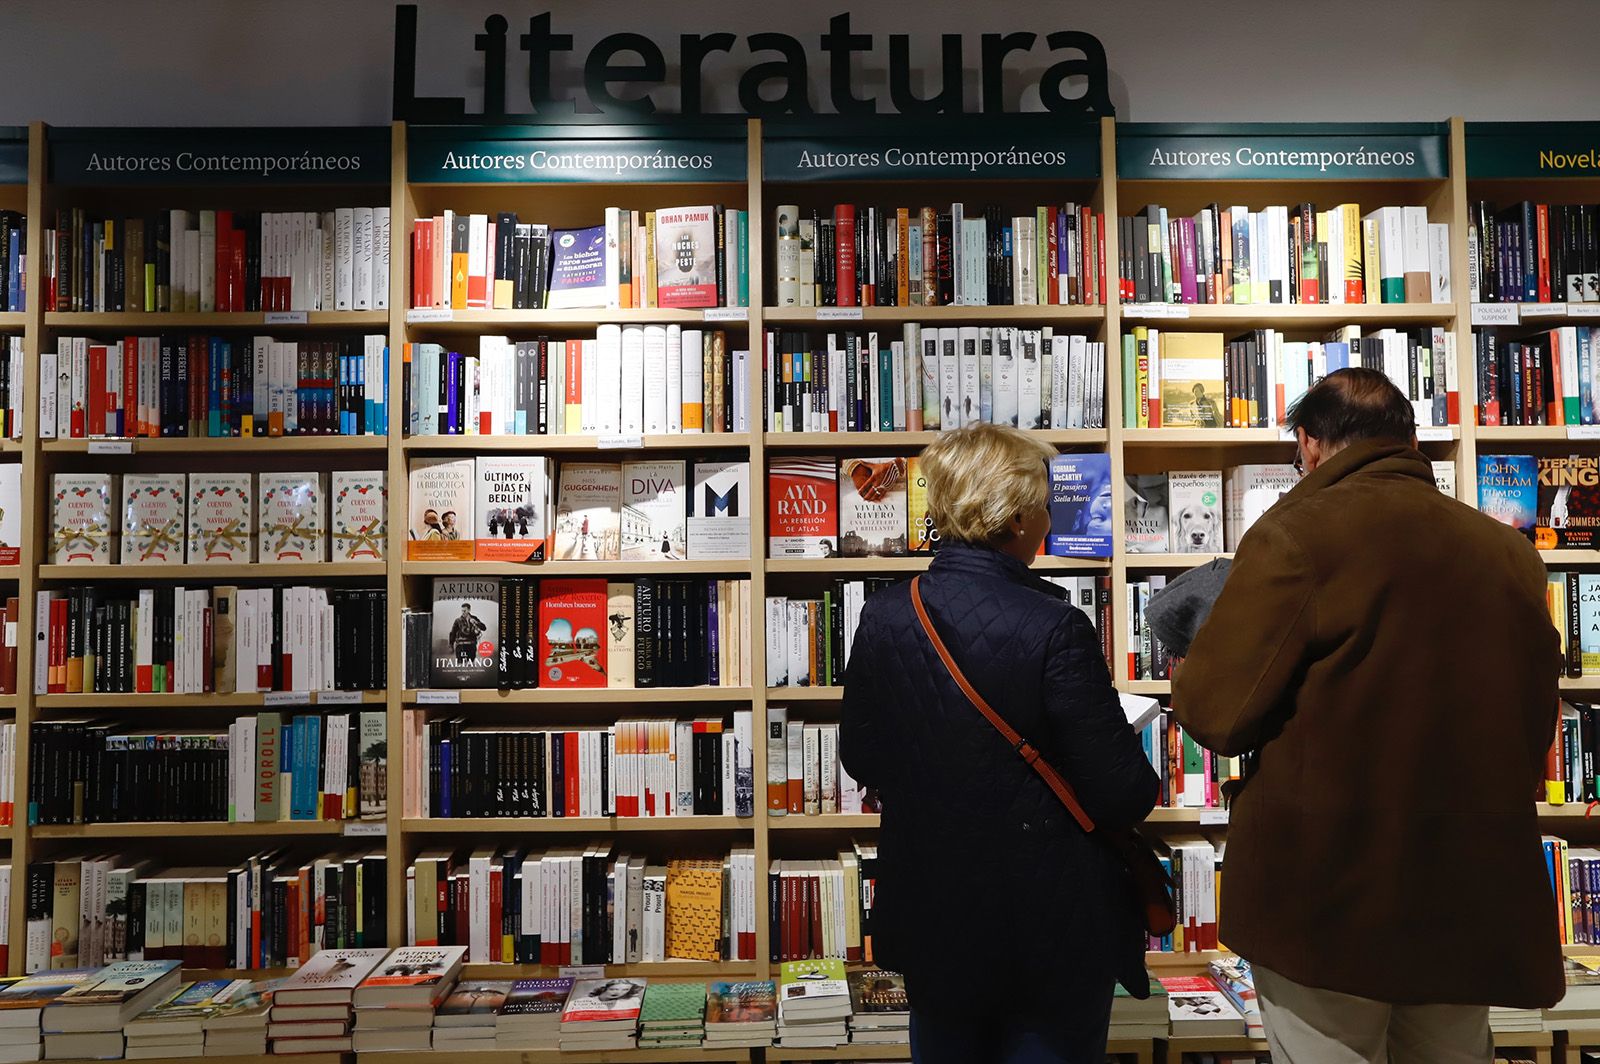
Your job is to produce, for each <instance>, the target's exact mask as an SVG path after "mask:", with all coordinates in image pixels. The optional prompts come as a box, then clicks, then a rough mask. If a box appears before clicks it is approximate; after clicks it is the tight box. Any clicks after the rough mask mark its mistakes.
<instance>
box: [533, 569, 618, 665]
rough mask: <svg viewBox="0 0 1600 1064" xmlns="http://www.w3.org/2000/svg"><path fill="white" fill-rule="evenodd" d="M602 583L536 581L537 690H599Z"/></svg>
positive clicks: (603, 615) (603, 607)
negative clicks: (537, 630)
mask: <svg viewBox="0 0 1600 1064" xmlns="http://www.w3.org/2000/svg"><path fill="white" fill-rule="evenodd" d="M605 628H606V582H605V580H603V579H579V580H541V581H540V582H539V686H540V687H605V686H607V684H606V641H605V639H604V638H603V637H602V635H601V633H602V632H604V631H605Z"/></svg>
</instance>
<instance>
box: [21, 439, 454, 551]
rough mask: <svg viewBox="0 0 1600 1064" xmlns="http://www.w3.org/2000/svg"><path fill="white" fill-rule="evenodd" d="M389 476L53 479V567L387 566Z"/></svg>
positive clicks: (163, 475) (216, 475)
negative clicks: (381, 563) (386, 478)
mask: <svg viewBox="0 0 1600 1064" xmlns="http://www.w3.org/2000/svg"><path fill="white" fill-rule="evenodd" d="M469 464H470V461H469ZM5 468H6V467H5V466H0V498H3V497H4V494H3V493H4V492H5V490H6V486H5V483H4V477H5V476H6V474H5V473H4V470H5ZM384 476H385V474H384V472H383V470H381V469H375V470H336V471H334V472H333V473H328V472H322V471H312V472H282V473H265V472H263V473H187V474H185V473H126V474H121V473H55V474H52V475H51V479H50V492H51V505H50V561H51V562H52V563H54V564H56V565H113V564H119V563H120V564H122V565H182V564H188V565H194V566H204V565H213V564H220V565H239V564H248V563H261V564H264V565H265V564H275V563H284V564H304V563H307V562H325V561H328V560H329V559H330V555H331V558H332V560H333V561H338V562H363V561H368V562H379V561H382V560H383V558H384V554H385V549H386V543H387V532H386V528H385V517H386V510H387V500H388V494H387V491H386V490H385V486H384ZM19 494H20V488H19ZM4 505H5V504H4V503H0V507H3V506H4ZM3 522H4V516H3V515H0V524H3ZM6 538H7V537H6V536H5V534H4V532H3V531H0V540H3V539H6Z"/></svg>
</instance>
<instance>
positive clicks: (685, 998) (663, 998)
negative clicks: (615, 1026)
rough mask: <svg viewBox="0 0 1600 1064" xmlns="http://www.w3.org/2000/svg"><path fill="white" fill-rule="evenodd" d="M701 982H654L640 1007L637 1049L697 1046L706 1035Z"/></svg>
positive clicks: (704, 988) (704, 990)
mask: <svg viewBox="0 0 1600 1064" xmlns="http://www.w3.org/2000/svg"><path fill="white" fill-rule="evenodd" d="M705 1018H706V987H705V984H704V983H662V982H654V983H651V984H650V985H649V986H647V987H645V991H644V1003H643V1004H642V1005H641V1006H640V1007H639V1048H640V1049H675V1048H686V1047H689V1046H698V1045H699V1044H700V1042H701V1039H702V1038H703V1037H704V1035H705Z"/></svg>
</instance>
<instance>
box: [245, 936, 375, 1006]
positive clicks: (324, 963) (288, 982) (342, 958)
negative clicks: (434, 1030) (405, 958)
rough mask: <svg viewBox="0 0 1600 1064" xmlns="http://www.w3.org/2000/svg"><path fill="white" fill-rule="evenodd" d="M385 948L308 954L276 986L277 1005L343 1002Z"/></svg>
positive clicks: (336, 1003) (330, 950) (373, 966)
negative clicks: (307, 958)
mask: <svg viewBox="0 0 1600 1064" xmlns="http://www.w3.org/2000/svg"><path fill="white" fill-rule="evenodd" d="M388 955H389V951H388V950H386V949H327V950H321V951H319V952H317V953H315V954H313V955H312V957H311V959H310V960H309V961H307V962H306V963H305V964H302V965H301V966H300V967H299V968H298V969H297V970H296V971H295V973H294V974H293V975H291V976H289V977H288V978H287V979H285V980H284V981H283V983H282V984H281V985H280V986H279V987H278V989H277V992H276V993H275V994H274V996H273V1001H274V1007H276V1006H277V1005H324V1004H332V1005H341V1004H342V1005H347V1004H349V1003H350V1002H351V1000H352V998H353V996H354V994H355V991H356V988H357V987H359V986H360V985H361V982H362V980H364V979H366V977H367V976H368V975H370V974H371V973H372V971H373V969H375V968H376V967H377V966H378V965H379V964H380V963H382V961H383V959H384V958H385V957H387V956H388Z"/></svg>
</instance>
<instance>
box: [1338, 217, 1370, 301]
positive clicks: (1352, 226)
mask: <svg viewBox="0 0 1600 1064" xmlns="http://www.w3.org/2000/svg"><path fill="white" fill-rule="evenodd" d="M1336 209H1337V210H1338V211H1339V217H1340V221H1341V227H1342V229H1343V232H1344V277H1343V281H1344V301H1345V302H1346V303H1362V302H1365V301H1366V298H1367V297H1366V280H1365V278H1366V274H1365V272H1364V268H1363V266H1362V257H1361V205H1360V204H1358V203H1341V204H1339V206H1338V207H1337V208H1336Z"/></svg>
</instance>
